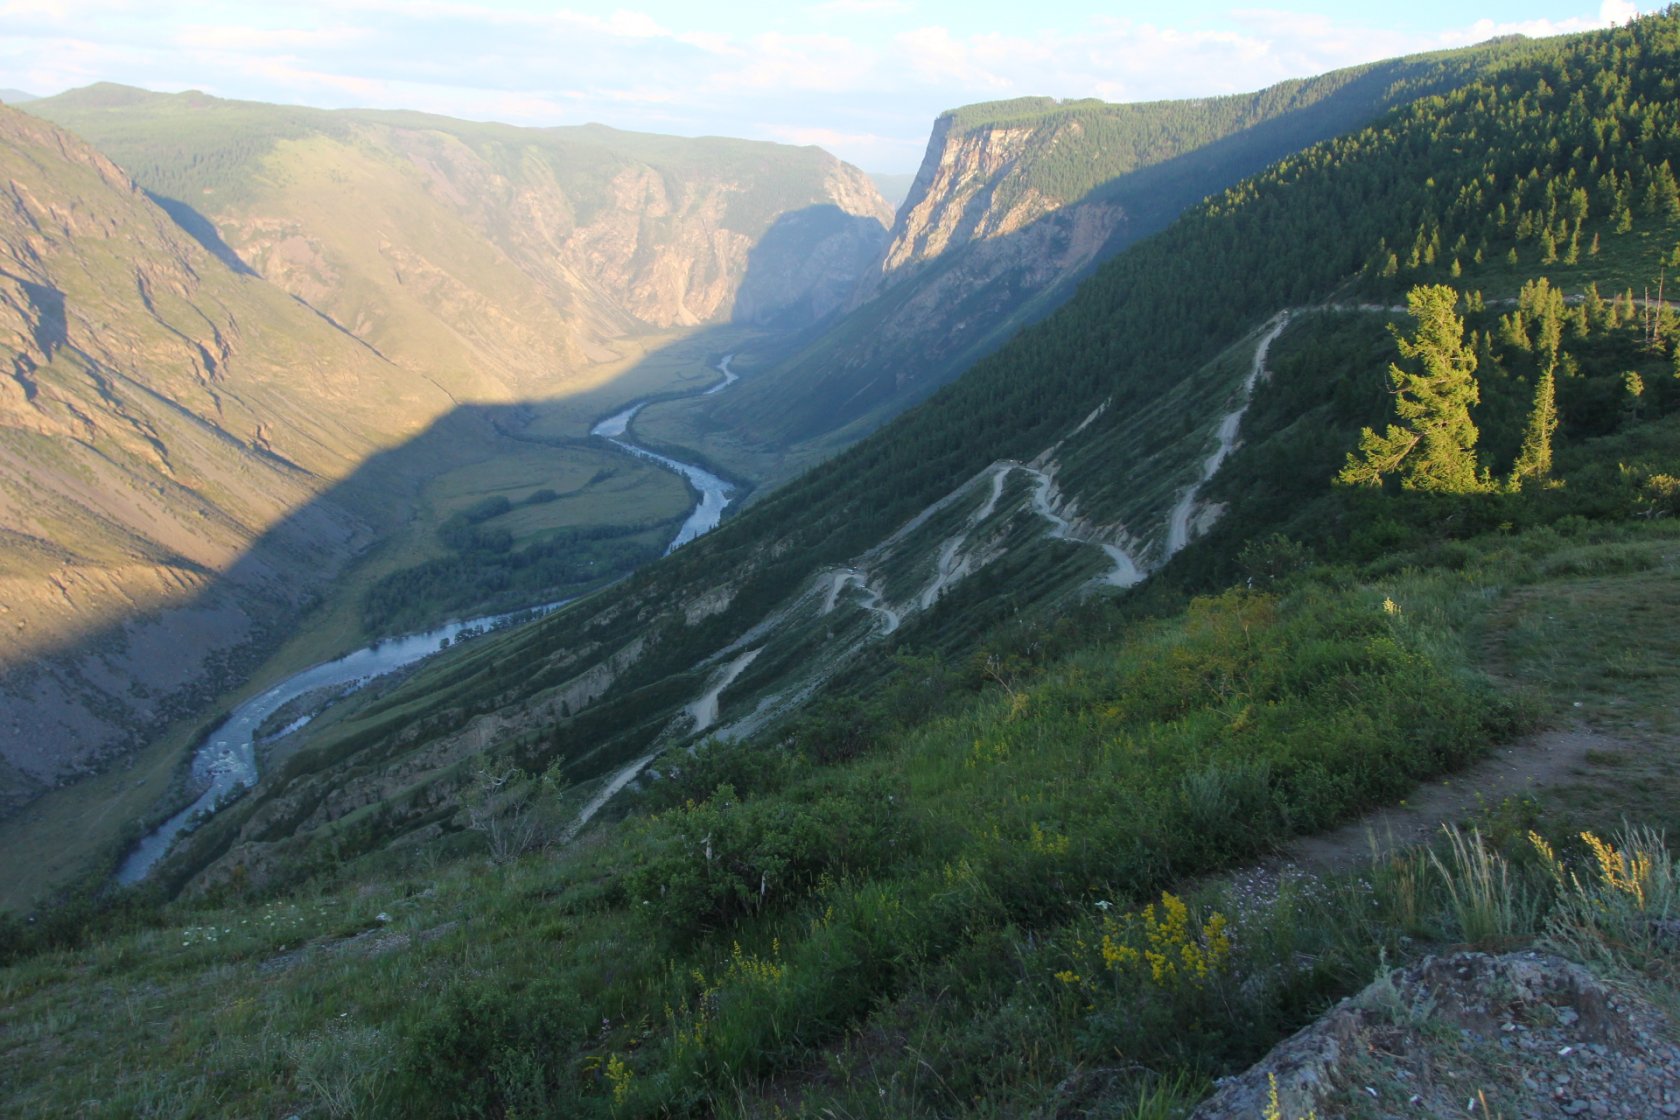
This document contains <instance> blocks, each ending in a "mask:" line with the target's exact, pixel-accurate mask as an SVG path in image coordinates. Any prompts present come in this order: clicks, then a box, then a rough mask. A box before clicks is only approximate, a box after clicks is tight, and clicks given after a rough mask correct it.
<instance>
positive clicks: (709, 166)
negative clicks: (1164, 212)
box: [30, 87, 892, 400]
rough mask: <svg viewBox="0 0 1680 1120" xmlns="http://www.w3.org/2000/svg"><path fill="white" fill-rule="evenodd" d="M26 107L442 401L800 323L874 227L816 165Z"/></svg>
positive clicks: (746, 154)
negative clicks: (704, 339) (101, 154)
mask: <svg viewBox="0 0 1680 1120" xmlns="http://www.w3.org/2000/svg"><path fill="white" fill-rule="evenodd" d="M30 111H31V112H34V113H38V114H40V115H43V116H48V117H50V118H51V119H53V120H55V121H57V122H58V123H60V124H63V125H65V126H67V127H69V128H72V129H75V130H77V131H78V132H80V133H81V134H82V135H84V136H86V137H87V138H88V139H90V140H91V141H93V142H94V143H95V144H96V145H98V146H99V147H100V149H101V150H103V151H105V152H106V153H107V154H109V155H111V156H112V157H113V158H115V159H116V160H117V161H118V162H119V163H121V164H122V165H123V166H124V167H127V168H129V169H130V170H131V171H132V172H133V173H134V175H135V177H136V178H137V179H138V180H139V181H140V182H141V184H142V185H143V186H145V187H146V188H147V189H148V190H151V191H153V192H155V193H156V194H158V195H160V196H165V197H168V198H171V199H178V200H180V201H181V202H183V203H186V204H188V205H190V206H192V207H195V208H197V209H198V210H199V211H201V212H202V213H203V214H204V215H205V216H206V217H207V218H208V219H209V220H210V222H211V223H212V224H213V225H214V227H215V229H216V231H217V233H218V234H219V236H220V237H222V238H225V240H226V242H227V244H228V246H229V247H230V248H231V250H232V251H233V252H234V253H235V254H237V256H238V257H239V258H240V259H241V260H242V261H243V262H244V263H245V264H246V265H248V266H249V267H250V268H252V269H253V270H255V271H256V272H257V273H259V274H260V275H262V276H263V277H264V278H266V279H268V280H270V281H272V282H273V283H275V284H277V285H279V286H280V287H282V288H284V289H285V290H286V291H288V292H290V293H292V294H293V295H296V296H297V297H298V298H299V299H302V300H304V301H305V302H307V303H308V304H309V305H310V306H311V307H313V308H315V309H317V310H318V311H320V312H322V313H323V314H325V315H327V316H328V317H330V318H331V319H332V320H333V321H334V322H336V323H339V324H340V325H342V326H344V327H345V328H346V329H347V330H349V331H351V332H352V333H353V334H355V335H356V337H358V338H361V339H363V340H364V341H366V342H367V343H368V344H369V345H371V346H373V347H375V348H376V349H378V350H379V352H380V353H381V354H382V355H385V356H386V357H388V358H390V359H391V360H392V361H395V362H397V363H399V364H401V365H403V366H405V367H407V368H410V369H412V370H415V371H424V372H425V373H426V374H427V375H428V376H431V377H433V378H434V379H435V380H437V382H438V383H439V384H440V385H441V386H443V387H444V388H445V389H447V390H448V391H449V392H450V393H451V394H452V395H453V396H455V397H456V398H457V399H459V400H511V399H518V398H521V397H525V396H529V395H531V394H534V393H537V394H543V395H551V394H553V393H555V392H556V391H564V389H565V387H566V385H567V383H568V382H569V381H570V380H571V379H573V378H575V377H577V376H579V375H580V374H581V373H582V372H583V371H584V369H585V367H587V366H588V365H589V364H590V363H592V362H595V361H598V360H603V359H607V358H610V357H612V356H613V346H612V343H613V341H614V340H615V339H619V338H622V337H624V336H626V335H630V334H633V333H637V332H642V331H645V330H647V329H649V328H654V329H666V328H681V327H686V326H696V325H701V324H710V323H724V322H729V321H731V320H735V321H742V322H748V323H770V322H774V323H777V324H780V325H789V326H803V325H806V324H807V323H808V322H810V321H811V319H812V318H813V317H814V316H820V315H822V314H825V313H827V312H828V311H829V310H831V309H832V307H833V306H834V305H835V303H836V302H837V301H838V299H839V298H840V296H841V294H842V293H844V292H846V291H848V290H849V289H850V288H851V287H852V285H853V284H854V282H855V280H856V278H857V276H858V275H859V274H861V273H862V271H863V270H864V267H865V266H866V265H867V263H868V262H869V261H870V260H872V259H873V258H874V257H875V256H876V255H878V253H879V251H880V249H881V246H882V245H883V244H884V242H885V238H886V227H887V226H888V225H889V224H890V223H891V221H892V212H891V210H890V209H889V208H888V207H887V205H886V203H885V202H884V201H882V199H881V197H880V195H879V193H878V192H877V191H876V190H875V187H874V185H873V184H872V183H871V182H870V181H869V180H868V178H867V176H865V175H864V174H863V173H862V172H860V171H858V170H857V169H856V168H853V167H850V166H849V165H846V164H844V163H841V162H840V161H839V160H836V159H835V158H834V157H832V156H830V155H828V154H827V153H826V152H822V151H821V150H819V149H816V148H790V147H786V146H783V145H774V144H763V143H752V142H747V141H736V140H720V139H700V140H680V139H675V138H670V137H657V136H644V135H640V134H634V133H622V132H617V131H615V130H612V129H607V128H603V127H600V126H585V127H582V128H563V129H520V128H511V127H508V126H501V125H479V124H472V123H469V122H464V121H455V120H450V119H448V118H442V117H429V116H422V115H420V114H401V113H399V114H391V113H373V112H366V113H364V112H354V111H352V112H342V113H327V112H320V111H315V110H303V109H294V108H286V107H280V106H266V105H256V106H253V105H249V104H246V103H240V102H228V101H221V100H219V99H216V98H210V97H205V96H204V95H202V94H180V95H157V94H146V93H143V92H141V91H133V90H123V89H121V88H120V87H115V88H113V87H90V89H89V90H86V91H77V92H74V93H71V94H66V95H62V96H61V97H58V98H49V99H47V100H46V101H44V102H38V103H32V104H31V106H30ZM187 115H190V118H191V135H192V137H193V139H192V140H191V141H190V144H191V145H192V150H191V151H190V152H186V153H183V152H182V151H180V150H179V148H180V145H181V143H182V142H181V141H180V140H179V139H178V137H179V135H180V133H181V131H182V124H181V122H182V119H183V117H184V116H187ZM822 215H828V216H829V217H830V220H828V221H824V220H822V217H821V216H822Z"/></svg>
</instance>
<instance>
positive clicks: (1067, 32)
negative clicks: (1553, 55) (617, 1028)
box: [0, 0, 1652, 171]
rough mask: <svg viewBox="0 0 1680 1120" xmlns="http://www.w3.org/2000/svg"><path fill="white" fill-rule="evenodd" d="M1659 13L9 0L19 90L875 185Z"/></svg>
mask: <svg viewBox="0 0 1680 1120" xmlns="http://www.w3.org/2000/svg"><path fill="white" fill-rule="evenodd" d="M1643 6H1644V8H1645V9H1646V10H1650V8H1651V7H1652V3H1651V2H1650V0H1643ZM1638 10H1639V4H1638V3H1636V2H1635V0H1532V2H1530V3H1511V2H1499V3H1486V4H1478V3H1474V2H1460V3H1447V2H1442V0H1410V2H1407V3H1401V4H1385V5H1380V6H1379V5H1368V6H1367V5H1349V4H1346V3H1334V2H1330V0H1272V2H1270V3H1268V2H1266V0H1260V2H1259V3H1256V4H1254V5H1252V6H1242V7H1232V6H1229V5H1224V4H1213V3H1208V2H1204V0H1176V2H1174V3H1170V4H1161V3H1154V4H1123V3H1109V4H1095V3H1063V2H1059V0H1039V2H1029V0H1009V2H1007V3H1006V2H995V3H994V2H991V0H967V2H958V0H814V2H809V3H806V2H801V0H787V2H784V3H771V4H765V3H750V4H730V3H722V4H696V3H693V2H692V0H690V2H687V3H677V2H674V0H650V2H645V3H637V2H636V0H627V2H626V3H624V4H623V5H612V6H601V5H591V4H588V3H583V2H573V3H566V2H565V0H561V2H558V3H555V2H549V3H539V2H535V0H529V2H527V0H512V2H505V3H491V2H488V0H331V2H321V0H294V2H291V3H285V4H280V3H274V2H273V0H268V2H265V3H239V2H228V3H216V4H202V3H201V4H184V3H171V2H170V0H0V87H12V88H18V89H23V90H26V91H28V92H31V93H37V94H50V93H56V92H58V91H60V90H64V89H68V88H71V87H74V86H79V85H86V84H88V83H90V82H95V81H116V82H125V83H128V84H130V85H137V86H143V87H145V88H148V89H157V90H181V89H202V90H205V91H207V92H210V93H214V94H217V95H219V96H224V97H243V98H251V99H255V100H260V101H277V102H287V103H293V104H303V105H319V106H325V107H343V106H373V107H377V108H412V109H422V110H426V111H429V112H437V113H445V114H449V115H451V116H459V117H468V118H472V119H478V120H503V121H509V122H512V123H515V124H526V125H561V124H583V123H586V122H589V121H599V122H601V123H604V124H610V125H613V126H615V127H618V128H628V129H639V130H643V131H649V132H669V133H676V134H680V135H704V134H713V135H726V136H744V137H748V138H752V139H763V140H778V141H783V142H787V143H796V144H820V145H822V146H823V147H825V148H827V149H828V150H830V151H832V152H834V153H836V154H837V155H839V156H841V157H842V158H845V159H847V160H850V161H851V162H853V163H856V164H858V165H859V166H861V167H863V168H865V169H867V170H871V171H912V170H914V169H915V167H916V165H917V164H918V162H919V161H920V158H921V155H922V150H923V147H924V146H925V144H926V141H927V135H928V127H929V125H930V124H931V122H932V120H933V118H934V117H935V116H936V115H937V114H938V113H939V112H941V111H942V110H945V109H949V108H952V107H954V106H957V105H963V104H968V103H972V102H975V101H990V100H996V99H1000V98H1006V97H1019V96H1024V95H1027V94H1048V95H1051V96H1055V97H1100V98H1104V99H1105V100H1110V101H1138V100H1152V99H1156V98H1177V97H1197V96H1204V95H1210V94H1220V93H1235V92H1241V91H1244V90H1250V89H1258V88H1260V87H1262V86H1265V85H1269V84H1271V83H1272V82H1276V81H1279V80H1281V79H1284V78H1292V77H1305V76H1309V75H1312V74H1317V73H1322V72H1323V71H1326V70H1331V69H1334V68H1336V67H1338V66H1346V65H1351V64H1353V63H1357V62H1365V61H1370V60H1373V59H1378V58H1386V57H1390V56H1393V55H1398V54H1405V53H1410V52H1413V51H1421V50H1431V49H1436V48H1440V47H1451V46H1462V45H1465V44H1468V43H1474V42H1478V41H1480V40H1482V39H1486V38H1489V37H1491V36H1493V35H1498V34H1508V33H1512V32H1521V33H1524V34H1529V35H1552V34H1560V33H1563V32H1567V31H1578V30H1585V29H1587V28H1591V27H1602V26H1605V25H1606V24H1608V23H1611V22H1621V21H1623V20H1625V19H1627V18H1629V17H1630V16H1632V15H1634V14H1636V13H1637V11H1638Z"/></svg>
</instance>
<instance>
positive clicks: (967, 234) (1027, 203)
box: [851, 113, 1124, 307]
mask: <svg viewBox="0 0 1680 1120" xmlns="http://www.w3.org/2000/svg"><path fill="white" fill-rule="evenodd" d="M1084 135H1085V128H1084V126H1083V124H1081V122H1080V120H1079V119H1078V118H1077V117H1070V116H1055V115H1052V116H1048V117H1045V118H1043V119H1040V120H1036V121H1033V120H1029V121H1025V122H1019V123H1017V122H1007V123H997V124H985V125H977V126H969V127H963V126H961V125H959V124H958V118H957V116H956V115H955V114H950V113H947V114H946V115H944V116H942V117H940V118H939V119H938V120H937V121H935V122H934V126H933V134H932V136H931V138H930V139H929V141H928V148H927V154H926V155H925V156H923V157H922V166H921V169H920V170H919V171H918V172H917V174H916V181H915V183H914V184H913V185H912V186H911V188H910V194H909V196H908V197H907V198H906V199H905V200H904V205H903V207H901V208H900V210H899V214H898V218H897V220H896V221H895V222H894V224H893V230H892V238H891V241H890V242H889V243H888V245H887V248H886V250H885V251H884V252H883V253H882V255H881V259H880V261H879V263H878V265H877V267H876V268H875V269H873V270H872V271H871V273H870V275H869V276H868V277H867V278H866V279H865V280H864V281H863V282H862V283H861V284H860V285H859V286H858V289H857V291H856V292H855V293H854V294H853V297H852V300H851V305H852V306H853V307H857V306H861V305H862V304H864V303H866V302H868V301H869V300H870V299H872V298H874V297H875V296H877V295H879V294H880V293H881V292H883V291H885V290H887V289H889V288H893V287H896V286H898V285H900V284H902V283H904V282H905V281H907V280H909V279H911V278H913V277H914V276H916V275H917V274H919V273H920V272H921V271H922V270H923V269H925V268H926V267H927V266H928V265H929V264H930V263H932V262H933V261H935V260H937V259H939V258H941V257H944V256H946V255H948V254H950V253H952V252H954V251H956V250H959V249H965V248H970V247H976V246H978V245H979V243H982V242H989V241H994V240H996V239H999V238H1004V237H1009V236H1011V235H1013V234H1017V233H1020V232H1021V231H1022V230H1024V229H1026V228H1027V227H1028V226H1029V225H1031V224H1032V223H1034V222H1037V221H1038V220H1039V219H1041V218H1044V217H1045V216H1046V215H1049V214H1052V213H1055V212H1056V211H1058V210H1061V209H1063V208H1064V207H1066V206H1069V205H1073V204H1076V203H1077V200H1075V199H1068V198H1063V197H1059V196H1058V195H1057V194H1055V193H1054V192H1053V191H1050V190H1047V189H1045V188H1043V187H1042V186H1040V185H1038V181H1037V180H1038V171H1039V168H1038V166H1037V161H1038V158H1039V157H1041V155H1042V153H1044V152H1047V151H1054V150H1056V149H1058V148H1069V147H1077V146H1079V145H1080V144H1081V143H1082V142H1083V140H1084ZM1024 157H1027V158H1024ZM1075 208H1076V209H1078V207H1077V206H1075ZM1123 217H1124V215H1123V214H1122V213H1121V212H1120V211H1119V209H1118V208H1117V207H1112V206H1102V207H1095V208H1093V209H1092V211H1091V212H1090V213H1089V214H1084V215H1081V216H1079V217H1075V218H1072V219H1071V220H1069V221H1066V222H1061V223H1058V225H1059V226H1061V227H1062V228H1061V229H1059V230H1058V231H1056V232H1053V233H1041V234H1039V235H1038V236H1036V237H1035V238H1033V239H1032V240H1033V241H1034V242H1035V243H1036V244H1035V245H1034V246H1033V247H1032V248H1030V249H1029V248H1025V247H1023V248H1021V249H1011V250H1010V251H1007V252H1004V253H1000V254H996V255H992V256H990V258H989V259H988V260H986V261H984V262H976V266H971V267H968V268H965V269H964V270H963V271H964V272H965V273H967V277H966V280H965V282H966V283H968V284H970V285H972V284H973V283H974V282H975V281H976V280H977V279H980V278H984V277H986V276H988V275H995V274H996V273H997V272H998V271H1000V270H1001V269H1003V268H1009V267H1012V266H1014V265H1017V264H1019V263H1021V261H1022V260H1024V259H1033V260H1038V259H1040V257H1039V251H1041V250H1043V249H1044V248H1047V247H1053V255H1052V259H1051V260H1044V261H1043V262H1042V264H1041V265H1040V267H1041V269H1042V270H1043V271H1044V272H1048V273H1054V274H1060V273H1062V272H1065V271H1067V270H1068V269H1069V268H1078V267H1082V266H1083V265H1085V264H1086V263H1088V262H1089V261H1090V260H1091V259H1092V257H1094V256H1095V255H1096V253H1097V251H1098V250H1099V249H1101V247H1102V245H1103V242H1105V241H1106V240H1107V239H1108V237H1109V236H1110V235H1112V234H1113V232H1114V230H1115V228H1116V227H1117V226H1118V224H1119V222H1120V220H1121V219H1122V218H1123ZM1042 282H1043V276H1040V277H1039V278H1038V279H1037V281H1036V283H1042ZM1029 283H1033V281H1029Z"/></svg>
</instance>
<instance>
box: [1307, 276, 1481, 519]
mask: <svg viewBox="0 0 1680 1120" xmlns="http://www.w3.org/2000/svg"><path fill="white" fill-rule="evenodd" d="M1406 306H1407V309H1408V310H1409V311H1410V312H1411V315H1412V318H1413V319H1414V320H1415V321H1416V323H1417V331H1416V333H1415V334H1414V335H1413V337H1411V338H1406V337H1404V336H1403V335H1401V334H1400V332H1399V331H1398V330H1394V328H1390V330H1393V332H1394V341H1395V344H1396V345H1397V346H1398V347H1399V348H1400V356H1401V357H1402V358H1404V359H1406V360H1407V361H1409V362H1418V363H1421V364H1422V366H1423V370H1422V372H1420V373H1414V372H1412V371H1410V370H1405V369H1402V368H1401V367H1400V366H1399V365H1390V366H1389V367H1388V378H1389V382H1390V383H1391V384H1392V385H1393V386H1394V396H1395V401H1394V411H1395V413H1396V414H1397V415H1398V417H1399V419H1400V421H1401V422H1400V423H1399V424H1390V425H1389V426H1388V431H1386V432H1384V433H1383V434H1382V435H1378V434H1377V433H1376V432H1374V431H1372V430H1371V429H1370V428H1366V429H1365V430H1364V431H1363V432H1361V433H1360V436H1359V451H1358V453H1352V452H1350V453H1349V454H1348V460H1347V465H1346V466H1344V467H1343V468H1342V470H1341V473H1340V474H1338V475H1337V476H1336V477H1337V480H1338V481H1340V482H1344V483H1347V484H1349V485H1367V486H1380V485H1381V484H1382V481H1383V479H1384V478H1386V477H1387V476H1389V475H1391V474H1396V473H1398V474H1399V475H1400V485H1401V486H1403V487H1405V488H1406V489H1408V490H1428V491H1433V492H1435V493H1442V494H1466V493H1470V492H1472V491H1476V490H1483V489H1486V487H1487V482H1486V480H1485V478H1484V477H1483V476H1482V474H1481V472H1480V471H1479V470H1478V468H1477V466H1476V438H1477V432H1476V425H1475V423H1474V422H1473V421H1472V420H1471V419H1470V409H1471V407H1472V406H1474V405H1475V404H1476V403H1477V402H1478V401H1479V400H1481V390H1480V389H1479V388H1478V387H1477V385H1476V378H1475V373H1476V354H1475V351H1474V350H1472V349H1470V348H1469V347H1467V346H1466V345H1465V344H1464V321H1463V320H1462V319H1460V318H1459V316H1458V313H1457V310H1456V308H1457V306H1458V293H1457V292H1456V291H1454V290H1453V289H1452V288H1450V287H1448V286H1446V285H1444V284H1427V285H1419V286H1418V287H1415V288H1413V289H1412V290H1411V291H1410V292H1408V293H1407V294H1406Z"/></svg>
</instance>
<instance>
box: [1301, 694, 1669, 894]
mask: <svg viewBox="0 0 1680 1120" xmlns="http://www.w3.org/2000/svg"><path fill="white" fill-rule="evenodd" d="M1637 749H1638V748H1637V746H1636V745H1635V744H1633V743H1630V742H1627V741H1626V740H1622V739H1618V738H1615V737H1613V736H1610V735H1606V734H1604V733H1602V732H1598V731H1593V730H1591V729H1588V728H1585V727H1572V728H1567V729H1562V730H1555V731H1544V732H1541V733H1540V734H1538V735H1533V736H1530V737H1528V738H1526V739H1523V740H1521V741H1519V742H1516V743H1512V744H1509V745H1507V746H1503V747H1499V748H1497V749H1496V750H1495V751H1494V752H1493V753H1492V754H1491V755H1490V756H1489V757H1487V758H1486V759H1483V760H1482V761H1481V762H1478V763H1476V764H1475V765H1473V766H1471V767H1469V768H1468V769H1465V770H1461V771H1459V772H1458V773H1456V774H1452V775H1449V776H1447V777H1445V778H1442V779H1439V780H1436V781H1433V782H1429V783H1426V784H1424V785H1422V786H1419V787H1418V789H1417V790H1416V792H1414V793H1413V794H1412V795H1411V796H1410V797H1408V798H1406V799H1405V800H1404V801H1402V802H1401V803H1400V804H1398V805H1391V806H1387V807H1384V808H1382V809H1378V810H1375V811H1374V812H1371V813H1367V814H1366V815H1365V816H1363V817H1361V818H1359V819H1358V820H1356V821H1351V822H1349V823H1348V824H1345V825H1343V826H1342V827H1340V828H1336V829H1332V830H1331V831H1329V832H1323V833H1319V834H1318V835H1316V836H1303V837H1301V838H1299V839H1297V840H1295V841H1293V842H1291V843H1290V844H1289V845H1288V846H1287V847H1286V848H1285V849H1284V850H1283V851H1282V852H1281V853H1279V855H1278V857H1277V860H1276V862H1277V863H1278V864H1280V865H1294V866H1297V867H1301V868H1304V869H1308V870H1312V871H1316V872H1320V873H1323V872H1337V871H1348V870H1351V869H1352V868H1354V867H1355V866H1357V865H1358V864H1360V863H1363V862H1366V861H1368V860H1369V859H1370V858H1371V855H1372V848H1373V845H1375V846H1376V849H1377V851H1379V852H1385V853H1386V852H1391V851H1394V850H1396V849H1399V848H1404V847H1408V846H1411V845H1414V844H1424V843H1428V842H1429V841H1430V840H1431V839H1432V838H1433V837H1434V836H1435V834H1436V833H1437V832H1439V831H1440V828H1441V826H1442V825H1443V824H1445V823H1448V822H1455V821H1460V820H1463V819H1464V818H1465V817H1467V816H1469V815H1471V814H1472V813H1474V812H1475V811H1476V810H1477V809H1478V808H1479V807H1481V806H1483V805H1488V806H1494V805H1498V804H1499V803H1500V802H1501V801H1503V800H1505V798H1507V797H1522V796H1524V795H1533V794H1538V793H1540V792H1541V791H1543V790H1546V789H1555V788H1557V787H1559V786H1565V785H1573V784H1576V783H1578V782H1581V781H1586V780H1590V778H1591V775H1590V773H1589V771H1590V769H1591V767H1592V763H1593V761H1594V760H1596V759H1607V758H1613V757H1615V756H1617V755H1628V756H1631V755H1633V754H1634V753H1635V752H1636V750H1637Z"/></svg>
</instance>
